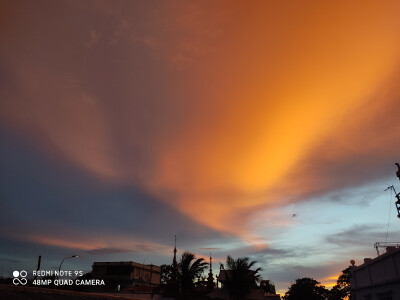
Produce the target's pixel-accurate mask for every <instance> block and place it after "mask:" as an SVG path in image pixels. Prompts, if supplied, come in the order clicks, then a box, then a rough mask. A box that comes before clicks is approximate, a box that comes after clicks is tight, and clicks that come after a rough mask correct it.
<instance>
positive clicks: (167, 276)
mask: <svg viewBox="0 0 400 300" xmlns="http://www.w3.org/2000/svg"><path fill="white" fill-rule="evenodd" d="M160 268H161V284H164V285H165V284H167V283H168V281H170V280H171V273H172V266H171V265H166V264H164V265H161V266H160Z"/></svg>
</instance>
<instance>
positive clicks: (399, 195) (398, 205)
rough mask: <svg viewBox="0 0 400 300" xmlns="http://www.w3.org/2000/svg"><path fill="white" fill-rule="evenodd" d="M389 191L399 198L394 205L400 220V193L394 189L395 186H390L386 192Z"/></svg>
mask: <svg viewBox="0 0 400 300" xmlns="http://www.w3.org/2000/svg"><path fill="white" fill-rule="evenodd" d="M388 190H392V191H393V192H394V194H395V196H396V198H397V201H396V202H395V203H394V204H395V205H396V209H397V217H398V218H400V193H397V192H396V189H395V188H394V186H393V185H389V186H388V187H387V188H386V189H385V192H386V191H388Z"/></svg>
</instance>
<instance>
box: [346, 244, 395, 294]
mask: <svg viewBox="0 0 400 300" xmlns="http://www.w3.org/2000/svg"><path fill="white" fill-rule="evenodd" d="M351 275H352V276H351V279H350V282H351V299H352V300H400V248H395V247H388V248H387V251H386V253H384V254H382V255H380V256H378V257H376V258H374V259H365V260H364V263H363V264H362V265H360V266H358V267H352V271H351Z"/></svg>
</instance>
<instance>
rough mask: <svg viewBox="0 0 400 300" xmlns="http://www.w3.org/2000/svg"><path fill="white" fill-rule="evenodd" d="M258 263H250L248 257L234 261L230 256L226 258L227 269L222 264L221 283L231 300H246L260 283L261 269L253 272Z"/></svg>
mask: <svg viewBox="0 0 400 300" xmlns="http://www.w3.org/2000/svg"><path fill="white" fill-rule="evenodd" d="M256 263H257V262H256V261H250V259H249V258H248V257H239V258H238V259H233V258H232V257H231V256H229V255H228V257H227V258H226V268H225V266H224V265H223V264H221V273H223V276H221V274H220V278H221V279H220V281H221V283H222V284H223V287H224V288H226V289H227V290H228V292H229V295H230V297H231V299H245V297H246V295H248V294H249V293H250V292H251V290H252V288H255V287H256V286H257V282H259V281H260V279H261V278H260V274H259V272H260V271H261V270H262V269H261V268H257V269H255V270H252V269H251V268H253V267H254V265H255V264H256Z"/></svg>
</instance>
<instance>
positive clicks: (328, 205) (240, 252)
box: [0, 0, 400, 290]
mask: <svg viewBox="0 0 400 300" xmlns="http://www.w3.org/2000/svg"><path fill="white" fill-rule="evenodd" d="M0 12H1V13H0V20H1V21H0V30H1V31H0V32H1V35H0V39H1V43H2V45H3V46H2V47H1V50H0V55H1V58H2V59H1V63H0V65H1V74H2V76H1V77H2V80H1V81H2V83H1V85H0V105H1V109H0V125H1V136H0V143H1V144H0V150H1V152H0V154H1V161H0V162H1V164H2V169H3V170H2V171H1V173H0V179H1V181H2V182H3V183H2V186H1V190H2V196H1V197H2V198H1V202H0V206H1V207H2V208H1V211H2V213H1V219H2V221H1V222H2V223H1V224H2V227H1V229H0V237H1V238H2V239H4V245H10V246H7V247H4V248H1V249H0V250H1V251H0V255H2V259H3V261H0V262H1V268H0V275H2V274H3V273H7V272H8V269H9V268H11V267H10V266H9V264H8V265H6V263H4V264H3V262H6V261H7V260H8V261H10V260H13V259H14V260H18V261H20V262H21V263H26V262H27V261H28V258H27V256H26V255H23V254H22V251H17V250H15V253H18V258H15V257H14V256H13V252H14V250H12V249H14V248H15V249H17V248H18V247H22V246H21V245H20V243H26V244H29V243H33V244H37V245H43V246H46V247H50V248H49V249H50V250H48V251H49V252H51V251H53V253H54V251H55V252H57V253H63V251H64V250H63V249H69V250H68V251H70V249H77V250H81V251H83V252H85V253H90V250H93V249H96V248H100V249H103V248H104V249H120V250H121V249H124V250H127V251H128V250H129V249H131V248H135V247H136V246H135V245H137V244H140V245H147V246H146V247H149V249H150V248H151V249H152V250H151V251H145V250H143V249H145V248H140V247H139V248H138V249H136V248H135V249H136V250H134V251H132V252H131V254H132V253H134V255H137V256H138V257H139V258H140V259H147V260H154V262H155V263H157V264H162V263H169V261H170V260H171V255H172V252H171V251H172V250H171V249H170V248H171V247H172V246H173V236H174V235H175V234H177V235H178V237H179V239H178V240H179V243H180V244H179V247H180V251H181V250H185V249H186V248H187V249H189V250H191V251H195V252H197V253H198V254H199V256H200V257H201V256H204V257H207V255H209V251H205V250H201V248H213V249H214V250H213V252H214V255H215V257H217V260H223V259H224V258H225V257H226V256H227V255H230V254H232V255H236V256H251V257H253V258H254V259H256V260H259V262H260V264H266V266H264V267H263V268H264V269H265V270H266V271H265V274H264V276H265V277H266V278H267V277H268V276H271V278H272V280H274V281H275V282H276V284H277V287H278V288H279V289H280V290H285V289H286V288H287V287H288V285H289V283H290V282H294V281H295V279H296V278H297V277H296V276H302V275H304V276H306V275H309V276H310V277H312V276H314V277H316V278H315V279H317V280H319V281H321V282H322V283H323V284H324V285H325V286H328V287H332V286H333V285H334V284H335V282H336V279H337V276H336V274H339V272H340V271H341V270H343V269H345V268H346V267H347V264H348V261H349V260H350V258H354V259H355V258H358V259H361V258H362V256H363V255H368V253H369V252H368V251H367V250H366V249H365V248H364V246H365V245H364V244H362V245H361V244H359V245H358V246H357V247H355V246H354V247H353V246H349V245H348V244H346V243H347V240H345V241H343V239H344V238H343V236H345V235H346V234H347V233H348V234H349V236H350V237H352V236H351V235H350V234H351V233H353V232H354V231H355V229H357V231H358V232H363V233H364V234H365V236H367V237H371V238H372V237H373V238H374V239H375V238H376V239H381V238H383V237H384V233H385V230H386V229H385V228H386V227H385V226H386V222H387V219H386V218H387V209H386V208H388V207H389V206H384V205H383V204H382V203H385V205H386V203H389V202H388V201H389V200H388V201H386V199H387V198H384V197H386V196H387V197H389V195H388V194H384V192H383V190H384V188H386V187H387V185H388V184H389V183H390V184H392V183H391V182H392V181H393V182H394V181H395V180H396V178H395V177H394V172H395V168H394V162H396V161H399V159H400V158H399V151H398V149H400V122H399V117H398V116H399V113H398V112H399V111H400V108H399V99H400V88H399V87H400V86H399V84H398V82H399V79H400V73H399V66H400V15H399V12H400V2H399V1H385V2H384V3H382V2H379V3H378V2H374V1H355V2H351V3H350V2H348V1H335V2H318V1H298V2H290V3H289V2H279V1H278V2H275V1H251V3H248V2H241V1H233V2H232V1H218V2H215V1H195V2H186V1H178V0H177V1H166V2H156V3H155V2H144V3H138V2H135V1H117V3H116V4H115V5H109V4H107V2H103V1H93V2H92V1H59V3H58V4H57V5H56V4H55V3H52V2H50V1H44V0H40V1H35V2H29V1H17V2H15V3H14V2H13V1H8V2H4V3H2V4H1V7H0ZM3 167H4V168H3ZM396 183H397V182H396ZM382 199H385V200H382ZM363 201H364V202H363ZM381 204H382V205H381ZM388 205H389V204H388ZM351 211H354V213H353V214H352V213H351ZM355 211H357V212H355ZM358 211H360V212H358ZM371 214H376V216H377V217H376V218H375V219H374V220H373V221H372V216H371ZM378 216H379V217H378ZM392 222H393V224H392V225H391V226H392V227H391V228H392V230H393V232H394V233H393V237H394V238H395V237H397V238H400V236H399V234H398V233H399V232H400V231H399V230H398V229H399V226H400V223H399V222H397V223H396V222H395V221H393V220H392ZM372 223H374V226H372V225H371V224H372ZM11 224H16V225H15V226H14V225H11ZM12 226H13V235H10V234H9V232H10V230H11V229H10V228H11V227H12ZM394 228H397V231H396V230H395V229H394ZM341 233H342V234H341ZM349 239H350V240H351V238H349ZM373 242H376V240H368V243H366V244H367V245H372V243H373ZM360 243H363V241H361V242H360ZM343 245H346V247H344V246H343ZM310 247H315V248H313V249H310ZM368 247H369V246H368ZM184 248H185V249H184ZM371 248H372V247H371ZM18 249H21V248H18ZM51 249H53V250H51ZM54 249H56V250H54ZM146 249H147V248H146ZM199 249H200V250H199ZM316 249H319V250H318V251H317V250H316ZM368 250H371V249H368ZM65 251H66V250H65ZM120 252H121V253H122V254H124V253H127V252H124V251H123V250H121V251H120ZM96 253H97V252H96ZM121 253H119V254H121ZM128 253H129V252H128ZM122 254H121V255H122ZM36 255H37V254H36V253H32V254H30V256H32V257H33V256H36ZM60 255H61V254H60ZM88 255H89V254H88ZM96 255H97V254H96ZM107 255H109V254H107ZM124 255H125V254H124ZM61 256H62V255H61ZM148 256H150V257H148ZM121 257H122V256H121ZM90 259H91V258H87V261H85V263H86V265H85V267H87V265H89V261H90ZM319 259H323V261H319ZM217 260H216V261H217ZM74 263H77V262H76V260H74ZM16 269H17V268H16ZM274 272H275V273H274ZM307 272H309V273H307ZM332 274H335V275H334V276H333V275H332ZM274 276H275V277H274ZM317 277H318V278H317Z"/></svg>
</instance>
